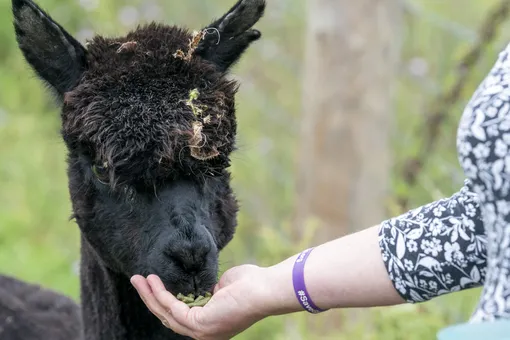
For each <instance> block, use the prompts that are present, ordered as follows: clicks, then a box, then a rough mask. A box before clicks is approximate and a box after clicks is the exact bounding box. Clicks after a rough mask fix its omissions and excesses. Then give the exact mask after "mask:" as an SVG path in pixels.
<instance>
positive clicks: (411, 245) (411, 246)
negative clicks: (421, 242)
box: [407, 240, 418, 253]
mask: <svg viewBox="0 0 510 340" xmlns="http://www.w3.org/2000/svg"><path fill="white" fill-rule="evenodd" d="M407 250H409V252H410V253H413V252H416V251H418V244H417V243H416V241H414V240H409V241H408V242H407Z"/></svg>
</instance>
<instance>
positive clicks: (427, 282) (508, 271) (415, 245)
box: [379, 45, 510, 322]
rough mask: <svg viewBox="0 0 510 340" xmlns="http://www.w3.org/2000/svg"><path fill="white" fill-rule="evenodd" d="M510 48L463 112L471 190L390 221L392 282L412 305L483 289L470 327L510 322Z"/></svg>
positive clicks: (461, 155)
mask: <svg viewBox="0 0 510 340" xmlns="http://www.w3.org/2000/svg"><path fill="white" fill-rule="evenodd" d="M509 55H510V45H508V46H507V47H506V48H505V49H504V50H503V51H502V52H501V53H500V54H499V56H498V58H497V61H496V63H495V64H494V66H493V68H492V69H491V70H490V72H489V74H488V75H487V76H486V78H485V79H484V80H483V82H482V83H481V84H480V85H479V87H478V88H477V90H476V91H475V93H474V94H473V96H472V98H471V100H470V101H469V103H468V104H467V106H466V107H465V109H464V112H463V115H462V118H461V120H460V123H459V127H458V134H457V153H458V159H459V162H460V164H461V166H462V168H463V170H464V174H465V176H466V180H465V183H464V186H463V187H462V188H461V189H460V190H459V191H458V192H457V193H455V194H454V195H452V196H451V197H449V198H445V199H441V200H439V201H436V202H432V203H429V204H427V205H424V206H422V207H419V208H416V209H413V210H411V211H409V212H407V213H405V214H403V215H401V216H398V217H395V218H391V219H389V220H387V221H384V222H383V223H382V224H381V226H380V233H379V244H380V247H381V252H382V258H383V261H384V264H385V266H386V269H387V270H388V274H389V277H390V279H391V280H392V281H393V284H394V287H395V289H396V290H397V291H398V292H399V293H400V295H401V296H402V297H403V298H404V299H405V300H406V301H407V302H410V303H416V302H423V301H427V300H430V299H432V298H434V297H436V296H439V295H442V294H447V293H451V292H455V291H459V290H463V289H468V288H472V287H477V286H481V285H483V290H482V294H481V297H480V301H479V304H478V306H477V308H476V310H475V312H474V313H473V315H472V317H471V320H470V321H471V322H479V321H489V320H495V319H501V318H506V319H510V57H509Z"/></svg>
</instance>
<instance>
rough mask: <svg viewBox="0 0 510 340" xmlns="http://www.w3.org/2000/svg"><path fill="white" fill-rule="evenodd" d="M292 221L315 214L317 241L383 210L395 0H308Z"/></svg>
mask: <svg viewBox="0 0 510 340" xmlns="http://www.w3.org/2000/svg"><path fill="white" fill-rule="evenodd" d="M307 6H308V11H307V13H308V30H307V37H306V45H307V46H306V59H305V74H304V78H303V82H304V84H303V91H304V92H303V98H304V102H303V117H302V131H301V139H300V142H301V147H300V149H299V151H298V160H299V172H298V177H297V188H298V197H297V207H296V214H295V218H296V220H295V222H296V227H297V233H298V234H299V235H300V236H301V235H302V234H303V230H304V228H305V227H306V225H305V222H306V219H307V218H310V217H313V218H318V219H319V222H320V229H319V230H318V231H317V233H316V234H315V236H316V237H317V238H316V239H315V240H314V242H324V241H326V240H329V239H332V238H336V237H339V236H342V235H345V234H347V233H351V232H354V231H356V230H360V229H364V228H367V227H370V226H372V225H374V224H376V223H378V222H380V221H381V220H382V219H383V218H385V211H384V204H385V201H386V195H387V194H388V189H389V183H390V167H391V162H390V161H391V149H390V132H391V128H392V122H393V116H394V114H393V107H392V101H393V96H392V94H393V91H392V90H393V89H392V86H393V83H394V82H395V78H396V67H397V64H398V61H399V54H400V53H399V52H400V22H401V21H400V20H401V8H400V4H399V1H398V0H386V1H380V0H356V1H353V0H308V1H307Z"/></svg>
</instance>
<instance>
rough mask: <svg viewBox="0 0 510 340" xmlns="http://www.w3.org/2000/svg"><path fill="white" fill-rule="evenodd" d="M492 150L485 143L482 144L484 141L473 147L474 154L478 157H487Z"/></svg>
mask: <svg viewBox="0 0 510 340" xmlns="http://www.w3.org/2000/svg"><path fill="white" fill-rule="evenodd" d="M490 151H491V150H490V149H489V148H488V147H487V146H486V145H485V144H482V143H480V144H477V145H476V146H475V147H474V148H473V154H474V155H475V157H476V158H478V159H483V158H487V156H489V154H490Z"/></svg>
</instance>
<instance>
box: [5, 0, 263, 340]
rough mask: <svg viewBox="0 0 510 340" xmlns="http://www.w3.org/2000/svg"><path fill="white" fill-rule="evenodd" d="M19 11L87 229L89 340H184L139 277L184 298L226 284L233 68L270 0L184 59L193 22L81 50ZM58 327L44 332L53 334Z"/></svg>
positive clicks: (215, 31)
mask: <svg viewBox="0 0 510 340" xmlns="http://www.w3.org/2000/svg"><path fill="white" fill-rule="evenodd" d="M12 7H13V13H14V27H15V32H16V38H17V41H18V44H19V47H20V49H21V51H22V53H23V55H24V57H25V59H26V61H27V62H28V63H29V64H30V65H31V67H32V68H33V69H34V70H35V72H36V73H37V74H38V75H39V76H40V78H41V79H42V80H43V81H44V82H45V83H46V84H47V85H48V86H49V87H50V89H51V90H52V91H53V92H54V93H55V94H56V97H57V100H58V103H59V105H61V108H62V112H61V117H62V128H61V132H62V138H63V140H64V142H65V143H66V146H67V149H68V179H69V191H70V197H71V201H72V206H73V216H74V218H75V219H76V221H77V224H78V226H79V228H80V231H81V273H80V277H81V290H82V291H81V301H82V304H81V314H82V319H83V337H84V339H87V340H92V339H94V340H98V339H105V340H106V339H108V340H116V339H147V340H151V339H154V340H156V339H165V340H168V339H182V338H183V337H181V336H178V335H176V334H174V333H173V332H171V331H170V330H168V329H167V328H165V327H164V326H163V325H161V323H160V321H159V320H158V319H157V318H156V317H155V316H153V315H152V314H151V313H150V311H149V310H148V309H147V308H146V307H145V305H144V304H143V303H142V301H141V299H140V298H139V297H138V294H137V293H136V291H135V290H134V289H133V288H132V286H131V284H130V282H129V278H130V277H131V276H132V275H133V274H142V275H147V274H150V273H155V274H157V275H159V276H160V277H161V278H162V280H163V282H164V283H165V286H166V287H167V289H169V290H170V291H171V292H173V293H179V292H181V293H184V294H187V293H190V292H192V293H195V294H200V293H204V292H206V291H210V290H211V289H212V288H213V286H214V284H215V283H216V281H217V274H218V254H219V251H220V250H221V249H222V248H223V247H225V246H226V245H227V244H228V242H229V241H230V240H231V239H232V237H233V235H234V232H235V228H236V213H237V211H238V204H237V201H236V199H235V196H234V193H233V191H232V188H231V186H230V173H229V172H228V170H227V169H228V167H229V165H230V154H231V153H232V152H233V151H234V150H235V139H236V128H237V126H236V117H235V94H236V91H237V86H238V84H236V83H235V82H234V81H231V80H228V79H227V78H226V75H227V72H228V69H229V68H230V67H231V66H232V65H233V64H235V63H236V62H237V60H238V59H239V58H240V56H241V55H242V54H243V52H244V51H245V50H246V48H247V47H248V46H249V45H250V43H251V42H253V41H255V40H257V39H259V37H260V32H258V31H256V30H252V29H251V27H252V26H253V25H254V24H255V23H256V22H257V21H258V20H259V19H260V18H261V16H262V15H263V12H264V7H265V2H264V1H263V0H240V1H238V2H237V3H236V4H235V5H234V7H233V8H232V9H231V10H230V11H229V12H227V14H225V15H224V16H223V17H221V18H220V19H219V20H216V21H215V22H213V23H212V24H211V25H209V26H207V27H205V28H204V32H205V35H204V36H203V39H202V40H199V41H198V40H197V42H198V43H197V44H191V45H192V52H193V53H191V54H189V55H191V58H190V59H187V58H186V57H183V56H186V55H188V54H187V53H188V48H189V47H190V41H192V40H193V38H194V36H193V35H192V34H191V33H190V32H189V31H188V30H186V29H183V28H178V27H175V26H167V25H162V24H155V23H152V24H149V25H146V26H141V27H138V28H137V29H136V30H134V31H132V32H130V33H128V34H127V35H126V36H124V37H116V38H105V37H101V36H96V37H95V38H93V39H92V40H91V41H89V42H88V44H87V48H85V47H83V46H81V45H80V43H78V42H77V41H76V40H75V39H73V38H72V37H71V36H70V35H69V34H68V33H67V32H65V30H64V29H63V28H62V27H61V26H59V25H58V24H57V23H55V22H54V21H53V20H52V19H51V18H50V17H49V15H48V14H47V13H45V12H44V11H43V10H41V9H40V8H39V7H38V6H37V5H36V4H34V3H33V2H32V1H30V0H12ZM199 37H200V36H199ZM194 48H196V49H195V50H194V51H193V49H194ZM179 50H180V51H181V52H182V53H181V54H180V57H179V53H178V51H179ZM195 90H196V91H198V92H197V98H195V99H194V100H193V101H192V102H190V93H193V91H195ZM197 108H198V110H201V111H197ZM1 308H2V307H1V306H0V310H1ZM74 318H75V316H70V317H69V319H68V320H67V322H68V324H73V323H75V322H76V323H79V321H78V320H74ZM33 321H36V320H33ZM1 322H2V320H0V327H1V325H2V324H1ZM20 322H21V321H20ZM69 327H70V328H69V329H73V330H74V329H75V328H73V327H76V324H73V325H72V326H69ZM13 329H17V331H16V332H18V331H19V332H26V334H29V332H30V330H28V329H27V327H18V328H13ZM51 334H52V333H51V332H50V331H48V334H47V335H45V336H41V338H52V339H57V337H55V336H53V337H52V336H51ZM15 336H18V334H16V335H15ZM13 338H14V335H13ZM23 339H31V338H29V337H26V338H23Z"/></svg>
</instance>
